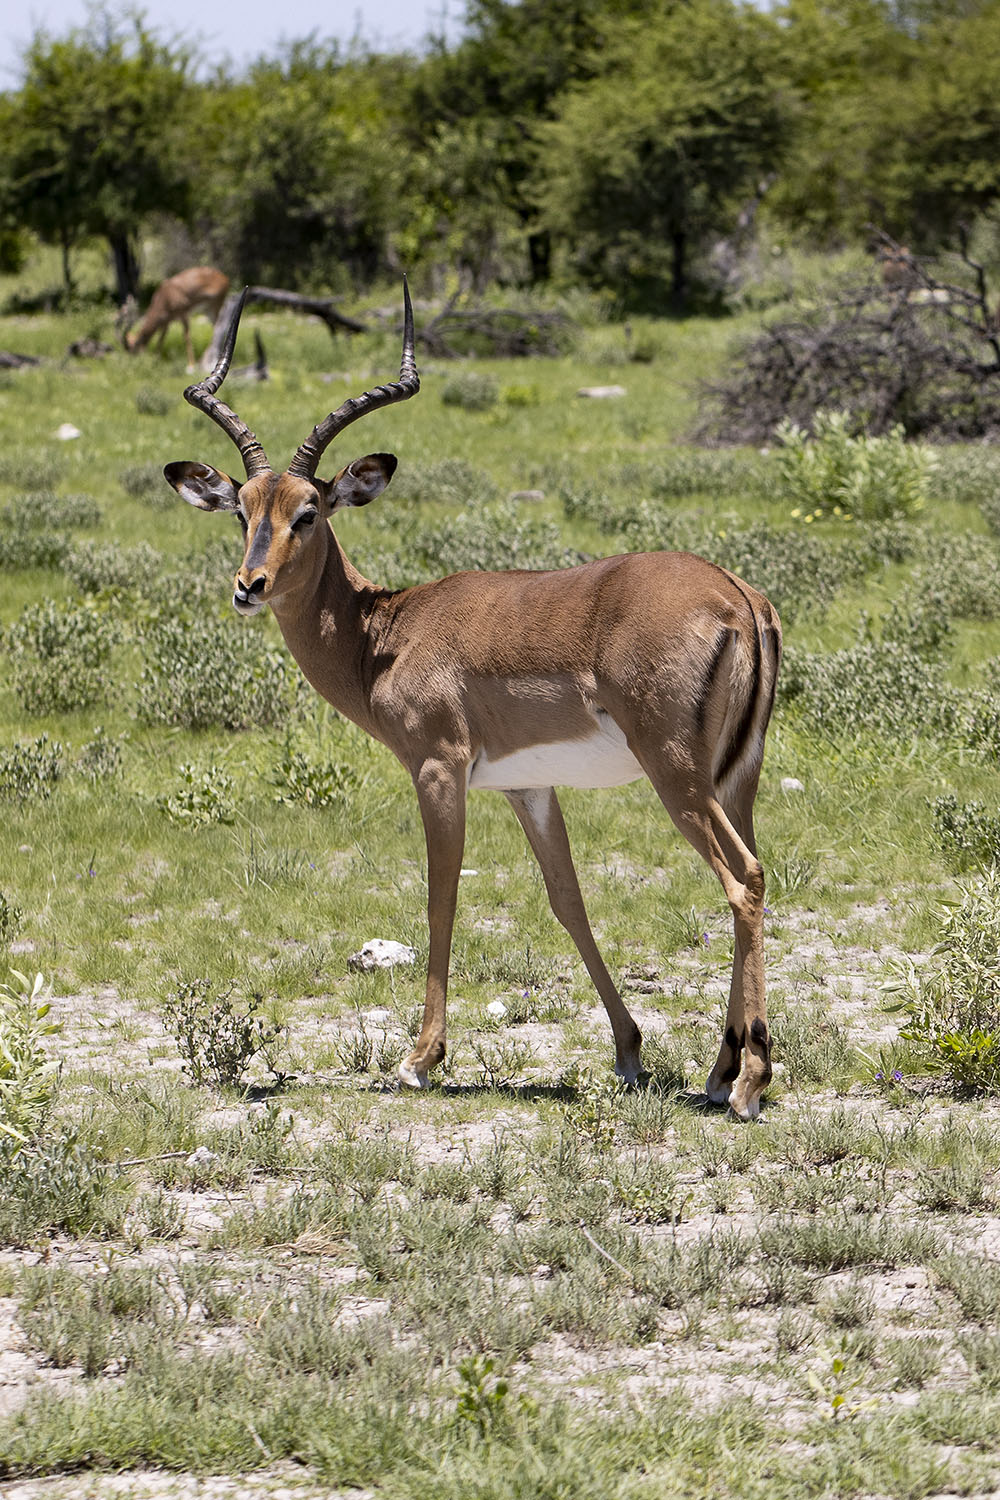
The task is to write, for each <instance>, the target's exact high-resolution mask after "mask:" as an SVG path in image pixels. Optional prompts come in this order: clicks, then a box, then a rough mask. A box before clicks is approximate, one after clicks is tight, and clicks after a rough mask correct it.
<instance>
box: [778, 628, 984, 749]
mask: <svg viewBox="0 0 1000 1500" xmlns="http://www.w3.org/2000/svg"><path fill="white" fill-rule="evenodd" d="M778 692H779V696H780V698H781V700H782V701H783V702H784V703H786V704H789V705H794V707H795V710H796V711H797V712H798V713H799V714H801V716H802V717H803V719H804V720H805V721H806V723H807V725H808V726H809V727H810V728H811V729H813V730H816V731H819V732H821V733H822V734H824V735H825V736H829V737H831V738H833V739H842V738H845V737H850V736H852V735H855V734H857V733H858V732H859V731H865V732H867V733H869V734H873V735H883V736H885V737H886V738H888V739H906V738H909V737H910V736H912V735H915V734H919V733H928V734H948V733H951V732H953V731H954V729H955V728H956V725H957V724H958V721H959V711H960V699H959V697H958V694H957V693H956V692H955V691H954V690H953V689H952V688H951V687H950V686H949V684H948V680H947V673H946V669H945V667H944V665H943V664H942V663H941V662H937V661H927V660H926V659H925V658H924V657H923V656H922V655H920V653H919V652H917V651H915V650H913V649H912V648H911V647H909V646H904V645H900V644H899V643H898V642H897V641H893V640H881V641H862V642H859V643H858V644H857V645H854V646H848V647H846V648H845V649H844V650H842V651H833V652H830V653H829V654H828V655H824V654H822V653H820V652H812V651H803V650H801V649H800V648H797V647H794V646H792V647H789V648H788V650H787V651H786V652H785V657H784V662H783V665H782V672H781V676H780V678H779V680H778Z"/></svg>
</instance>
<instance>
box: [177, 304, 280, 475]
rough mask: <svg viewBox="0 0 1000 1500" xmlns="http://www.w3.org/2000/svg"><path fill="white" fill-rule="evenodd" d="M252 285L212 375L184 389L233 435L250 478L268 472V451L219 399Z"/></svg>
mask: <svg viewBox="0 0 1000 1500" xmlns="http://www.w3.org/2000/svg"><path fill="white" fill-rule="evenodd" d="M249 290H250V288H249V287H246V286H245V287H244V288H243V295H242V297H241V298H240V300H239V302H238V303H237V305H236V309H235V311H234V312H233V315H232V317H231V318H230V319H229V324H228V326H227V328H226V331H225V333H224V334H223V335H222V352H221V354H220V355H219V358H218V361H217V363H216V366H215V369H214V370H213V371H212V373H211V375H206V376H205V379H204V380H200V381H199V382H198V384H197V385H189V386H188V388H187V390H186V391H185V392H184V400H185V401H189V402H190V403H191V405H192V406H196V407H197V408H198V410H199V411H203V412H204V413H205V415H206V417H211V418H212V421H213V422H217V423H218V424H219V426H220V427H221V428H222V430H223V432H224V433H225V434H226V436H227V437H231V438H232V440H233V442H234V443H235V444H236V446H237V448H238V449H239V450H240V455H241V457H242V459H243V465H244V468H245V469H246V471H247V478H248V479H253V478H254V477H255V476H256V475H257V474H264V473H266V472H267V471H268V470H269V469H270V467H271V465H270V464H269V463H268V461H267V454H266V453H265V452H264V450H263V448H262V447H261V445H260V443H259V442H258V441H257V439H256V438H255V437H254V435H253V433H252V432H251V431H250V429H249V427H248V426H247V424H246V423H245V422H244V421H242V420H241V418H239V417H238V416H237V415H236V413H235V412H234V411H233V410H232V408H231V407H229V406H227V405H226V403H225V402H224V401H219V400H218V399H217V397H216V394H215V393H216V391H217V390H218V389H219V386H220V385H221V384H222V382H223V381H224V380H225V378H226V376H227V375H228V373H229V366H230V365H231V363H232V359H233V350H234V349H235V348H236V333H237V330H238V328H239V326H240V318H241V316H242V314H243V306H244V303H245V302H246V300H247V293H248V292H249Z"/></svg>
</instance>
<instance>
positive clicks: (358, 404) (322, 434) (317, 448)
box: [288, 276, 420, 479]
mask: <svg viewBox="0 0 1000 1500" xmlns="http://www.w3.org/2000/svg"><path fill="white" fill-rule="evenodd" d="M419 389H420V376H419V375H418V374H417V366H416V361H415V360H414V357H413V304H412V303H411V301H410V289H409V287H408V286H407V284H406V277H405V276H404V277H403V358H402V362H401V363H400V366H399V379H398V380H394V381H392V382H391V384H389V385H377V386H376V387H375V389H374V390H373V391H365V393H364V395H363V396H351V397H349V398H348V400H346V401H345V402H344V404H343V406H340V407H338V408H337V410H336V411H332V412H331V413H330V415H329V416H328V417H324V418H323V420H322V422H318V423H317V424H316V426H315V427H314V428H313V430H312V432H311V433H310V435H309V436H308V437H307V438H306V440H305V442H304V443H303V444H302V445H301V447H299V448H298V449H297V450H296V453H295V457H294V458H293V459H292V461H291V463H290V464H289V465H288V472H289V474H297V475H299V476H300V478H302V479H312V478H314V476H315V474H316V465H317V464H318V463H319V461H320V459H321V458H322V457H323V452H324V450H325V449H326V448H327V447H328V446H329V444H330V443H332V442H333V439H334V438H335V437H336V436H337V434H338V432H342V431H343V430H344V428H345V427H347V426H348V425H349V424H350V423H351V422H356V421H357V420H358V418H359V417H365V416H367V415H368V413H369V412H370V411H377V410H378V408H379V407H380V406H390V405H392V403H393V402H394V401H408V400H409V398H410V397H411V396H415V395H416V394H417V392H418V391H419Z"/></svg>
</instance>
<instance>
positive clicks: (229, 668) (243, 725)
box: [137, 610, 291, 729]
mask: <svg viewBox="0 0 1000 1500" xmlns="http://www.w3.org/2000/svg"><path fill="white" fill-rule="evenodd" d="M143 647H144V650H145V652H146V656H147V663H146V666H145V667H144V668H143V670H142V675H141V677H140V680H139V684H138V702H137V710H138V714H139V717H140V718H141V719H142V720H143V721H144V722H145V723H147V724H173V725H179V726H182V727H185V728H188V729H206V728H208V727H209V726H210V725H213V724H217V725H221V726H222V728H224V729H250V728H252V727H253V726H255V725H261V726H266V725H269V724H276V723H279V722H281V721H282V720H283V719H284V718H285V716H286V714H287V710H288V705H289V700H290V697H291V691H290V668H289V665H288V662H287V658H285V657H284V656H283V655H282V654H281V653H280V652H278V651H276V650H274V649H272V648H271V647H270V646H269V645H268V642H267V638H266V637H265V636H264V635H263V633H262V631H261V630H260V629H255V628H254V627H252V626H250V627H248V626H247V624H246V623H241V622H238V621H236V620H232V619H228V620H221V619H218V618H213V617H212V616H207V617H205V618H202V619H198V620H195V619H193V618H192V617H191V616H189V615H186V614H181V613H178V612H176V611H174V610H165V611H163V612H157V613H155V614H154V615H153V617H152V619H151V620H150V621H149V624H148V626H147V627H146V630H145V633H144V636H143Z"/></svg>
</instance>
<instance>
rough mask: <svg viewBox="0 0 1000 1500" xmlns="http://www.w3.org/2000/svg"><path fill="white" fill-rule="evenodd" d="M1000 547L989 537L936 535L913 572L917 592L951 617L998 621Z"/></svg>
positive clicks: (999, 606)
mask: <svg viewBox="0 0 1000 1500" xmlns="http://www.w3.org/2000/svg"><path fill="white" fill-rule="evenodd" d="M998 577H1000V547H998V545H997V543H996V542H994V541H993V540H992V539H991V538H989V537H984V536H975V535H974V534H972V533H969V534H966V535H964V536H948V537H944V536H936V537H935V538H934V544H933V550H932V551H931V553H930V556H929V558H928V560H927V562H926V563H924V564H923V566H922V567H920V568H919V569H918V570H917V572H916V574H915V575H914V580H913V587H914V590H915V591H916V593H917V594H918V595H919V594H924V595H926V597H927V598H928V600H929V602H930V603H931V605H932V606H933V607H934V608H936V609H938V610H940V611H941V612H942V613H943V614H946V615H947V616H948V617H950V618H952V619H962V620H995V619H996V618H997V616H998V615H1000V589H998V587H997V579H998Z"/></svg>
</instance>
